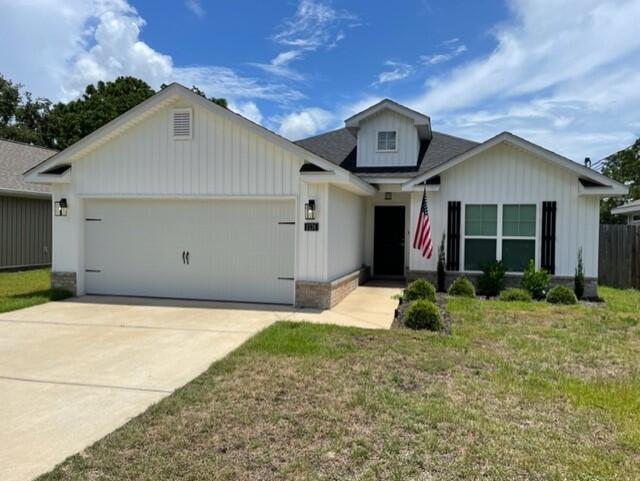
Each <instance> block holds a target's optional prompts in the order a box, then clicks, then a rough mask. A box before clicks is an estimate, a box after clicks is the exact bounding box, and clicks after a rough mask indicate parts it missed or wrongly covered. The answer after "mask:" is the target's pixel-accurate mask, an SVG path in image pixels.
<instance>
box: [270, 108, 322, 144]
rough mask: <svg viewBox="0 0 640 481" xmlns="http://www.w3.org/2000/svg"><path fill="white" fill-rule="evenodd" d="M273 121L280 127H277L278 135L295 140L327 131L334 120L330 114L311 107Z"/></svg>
mask: <svg viewBox="0 0 640 481" xmlns="http://www.w3.org/2000/svg"><path fill="white" fill-rule="evenodd" d="M274 120H275V121H276V122H277V123H279V125H280V126H279V127H278V132H279V133H280V135H282V136H283V137H286V138H288V139H291V140H297V139H302V138H304V137H308V136H310V135H314V134H316V133H318V132H322V131H324V130H327V128H328V127H329V126H330V125H332V123H333V122H334V120H335V118H334V116H333V114H331V112H328V111H326V110H323V109H321V108H316V107H313V108H308V109H305V110H301V111H299V112H291V113H289V114H287V115H285V116H284V117H281V118H277V119H274Z"/></svg>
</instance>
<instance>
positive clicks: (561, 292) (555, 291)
mask: <svg viewBox="0 0 640 481" xmlns="http://www.w3.org/2000/svg"><path fill="white" fill-rule="evenodd" d="M547 302H550V303H551V304H576V303H577V302H578V299H576V295H575V294H574V293H573V291H572V290H571V289H569V288H568V287H567V286H555V287H553V288H552V289H551V290H550V291H549V294H547Z"/></svg>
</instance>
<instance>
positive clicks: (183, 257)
mask: <svg viewBox="0 0 640 481" xmlns="http://www.w3.org/2000/svg"><path fill="white" fill-rule="evenodd" d="M186 255H187V253H186V252H185V251H182V263H183V264H186V263H187V257H186Z"/></svg>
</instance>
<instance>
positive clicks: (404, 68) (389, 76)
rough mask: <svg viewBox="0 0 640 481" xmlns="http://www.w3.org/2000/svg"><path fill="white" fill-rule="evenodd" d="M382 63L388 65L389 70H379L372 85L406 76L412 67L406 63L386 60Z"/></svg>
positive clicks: (411, 70)
mask: <svg viewBox="0 0 640 481" xmlns="http://www.w3.org/2000/svg"><path fill="white" fill-rule="evenodd" d="M384 65H385V66H387V67H389V70H385V71H384V72H380V73H379V74H378V78H377V80H376V81H375V82H373V83H372V84H371V85H372V86H378V85H382V84H385V83H389V82H396V81H398V80H402V79H404V78H407V77H408V76H409V75H411V74H412V73H413V67H412V66H411V65H409V64H407V63H402V62H394V61H392V60H387V61H386V62H385V63H384Z"/></svg>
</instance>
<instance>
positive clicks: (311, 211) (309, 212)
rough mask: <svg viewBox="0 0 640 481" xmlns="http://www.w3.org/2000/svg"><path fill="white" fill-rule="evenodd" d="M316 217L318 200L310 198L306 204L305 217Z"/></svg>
mask: <svg viewBox="0 0 640 481" xmlns="http://www.w3.org/2000/svg"><path fill="white" fill-rule="evenodd" d="M315 218H316V201H315V200H313V199H310V200H309V202H308V203H306V204H305V205H304V219H305V220H314V219H315Z"/></svg>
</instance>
